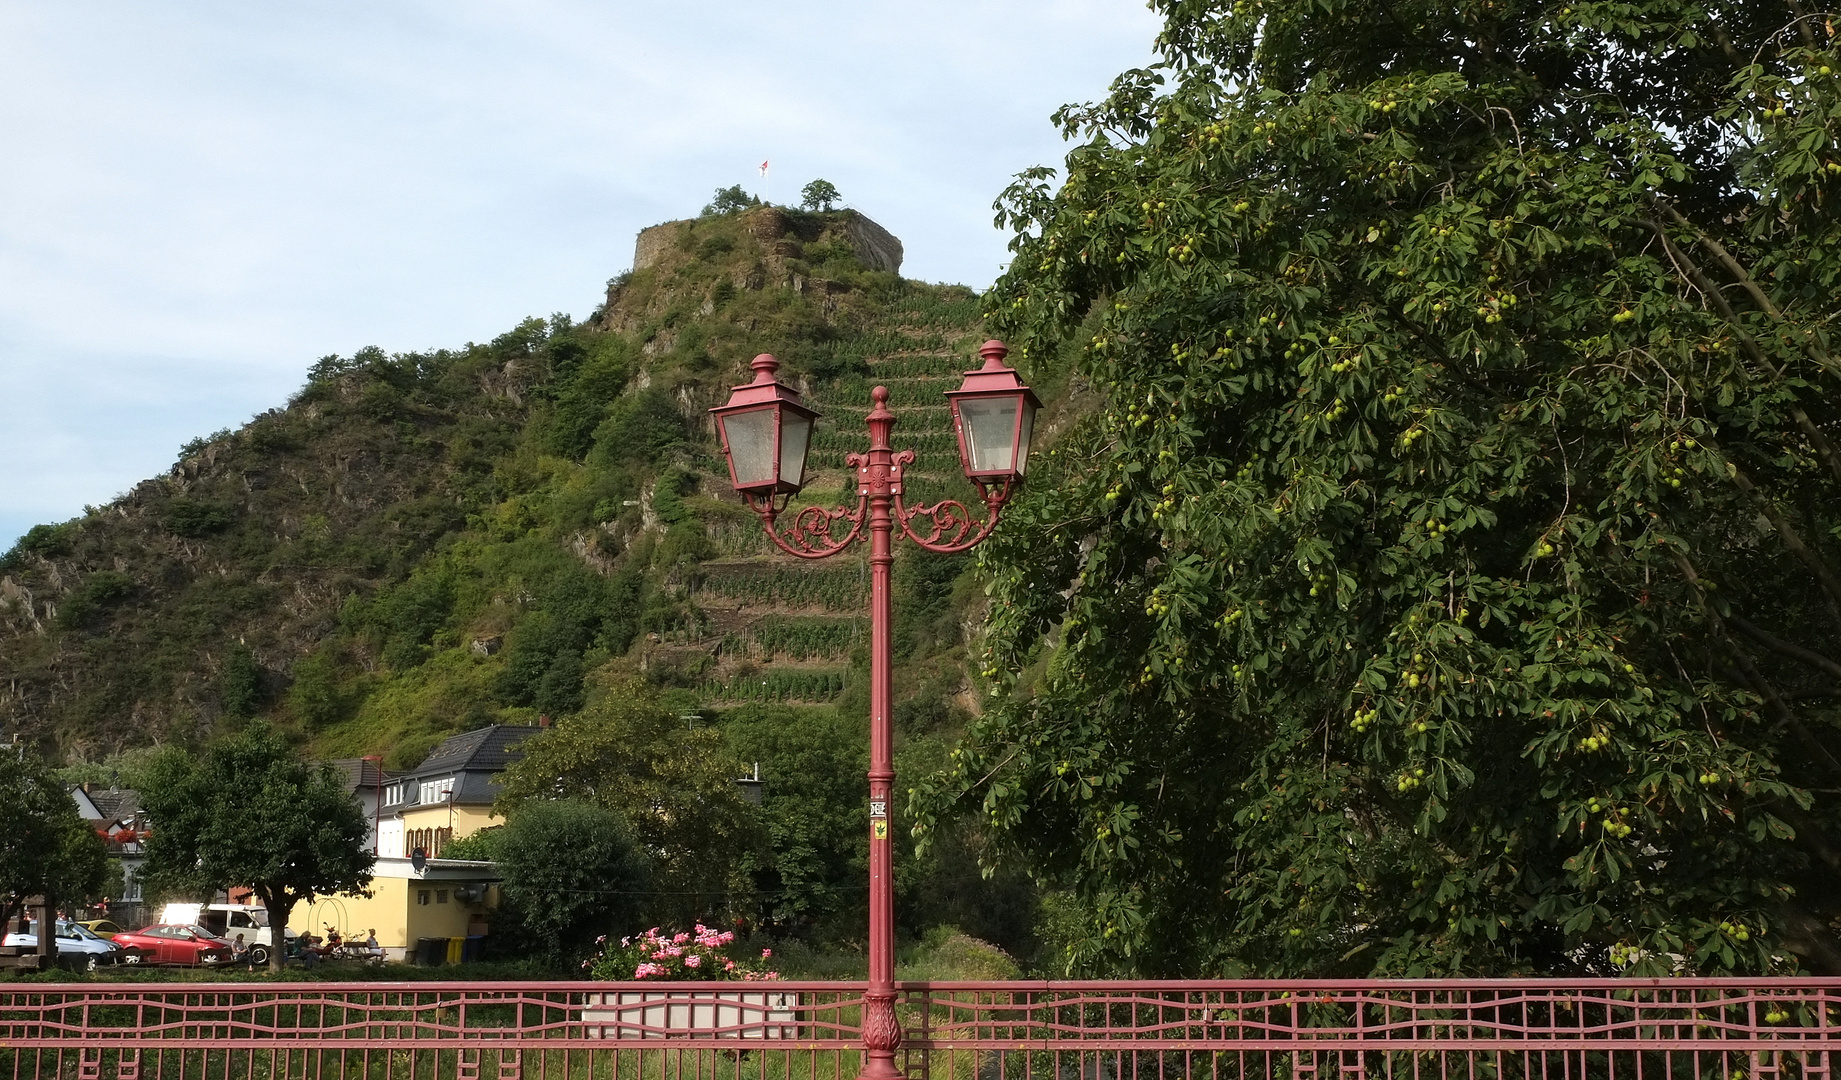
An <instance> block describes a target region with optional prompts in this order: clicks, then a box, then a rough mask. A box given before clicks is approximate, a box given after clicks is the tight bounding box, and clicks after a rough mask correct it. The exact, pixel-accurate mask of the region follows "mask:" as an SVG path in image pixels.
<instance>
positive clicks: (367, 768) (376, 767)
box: [326, 758, 398, 791]
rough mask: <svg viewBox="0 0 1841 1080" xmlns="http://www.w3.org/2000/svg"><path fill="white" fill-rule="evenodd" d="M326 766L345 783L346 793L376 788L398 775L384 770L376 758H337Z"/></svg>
mask: <svg viewBox="0 0 1841 1080" xmlns="http://www.w3.org/2000/svg"><path fill="white" fill-rule="evenodd" d="M326 764H328V765H330V766H332V768H333V771H334V772H337V773H338V774H339V776H340V778H342V779H343V780H344V781H345V790H347V791H357V790H359V789H361V788H369V787H376V786H377V785H379V784H384V783H388V782H389V781H391V780H394V779H395V778H396V777H397V775H398V774H397V773H393V772H390V771H388V770H386V769H385V768H384V767H383V763H382V762H381V761H380V760H379V759H377V758H337V759H334V760H332V761H328V762H327V763H326Z"/></svg>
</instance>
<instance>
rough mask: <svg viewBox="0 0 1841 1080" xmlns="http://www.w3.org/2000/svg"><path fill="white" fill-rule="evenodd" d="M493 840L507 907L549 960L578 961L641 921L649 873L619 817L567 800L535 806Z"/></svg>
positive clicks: (518, 815)
mask: <svg viewBox="0 0 1841 1080" xmlns="http://www.w3.org/2000/svg"><path fill="white" fill-rule="evenodd" d="M488 835H490V836H491V838H492V839H491V842H490V844H489V845H488V847H489V850H490V855H491V857H492V858H493V859H494V861H496V862H497V863H498V865H499V871H500V873H502V874H503V875H504V877H505V884H504V890H505V900H506V904H507V906H508V907H510V908H511V909H512V911H511V913H512V914H513V915H514V916H515V917H516V919H517V921H518V922H519V923H520V924H522V926H523V928H524V930H525V931H526V933H528V934H529V936H530V938H531V944H532V945H535V946H536V947H537V948H539V949H541V950H542V951H543V952H544V953H545V954H547V955H548V956H550V957H553V958H561V957H563V956H565V955H567V954H568V953H570V952H572V951H573V952H577V953H578V954H579V953H580V952H582V951H585V950H581V949H577V948H573V947H572V946H574V945H576V944H578V943H579V944H582V945H585V944H587V943H588V942H589V941H590V940H591V939H592V937H593V936H594V935H595V934H597V933H611V932H615V931H617V930H619V929H620V928H621V927H623V926H631V925H632V924H633V923H634V922H635V921H636V920H637V919H638V917H639V911H640V909H641V907H642V905H643V902H644V899H645V898H644V895H643V893H644V889H645V887H646V883H647V881H648V879H649V877H650V867H649V866H648V865H647V859H646V855H645V852H644V851H642V850H641V849H640V847H639V844H638V842H637V841H635V840H634V839H633V831H632V827H631V826H630V825H628V824H627V820H626V818H625V817H623V816H621V815H620V814H618V813H616V812H614V811H612V810H609V809H606V808H605V807H600V806H594V805H592V804H590V803H584V802H576V801H574V800H567V799H565V800H559V801H555V802H530V803H526V804H524V806H523V807H522V808H521V809H519V811H518V812H517V813H516V814H513V815H512V817H511V820H510V821H508V822H506V824H505V827H504V828H502V829H494V830H492V832H491V833H490V834H488Z"/></svg>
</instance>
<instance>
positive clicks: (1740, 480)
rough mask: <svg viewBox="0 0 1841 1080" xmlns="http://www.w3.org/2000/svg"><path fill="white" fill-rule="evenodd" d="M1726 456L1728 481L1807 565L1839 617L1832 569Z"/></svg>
mask: <svg viewBox="0 0 1841 1080" xmlns="http://www.w3.org/2000/svg"><path fill="white" fill-rule="evenodd" d="M1726 460H1727V463H1728V464H1730V465H1731V466H1732V468H1731V473H1732V482H1733V483H1734V484H1736V485H1738V488H1739V490H1740V491H1743V492H1744V493H1745V494H1747V495H1749V496H1751V499H1752V501H1753V502H1754V503H1756V504H1757V506H1758V510H1759V512H1761V513H1762V514H1764V516H1765V518H1766V519H1767V520H1768V521H1770V523H1771V527H1772V528H1774V529H1776V530H1777V535H1778V537H1779V538H1780V539H1781V540H1782V541H1783V546H1784V547H1786V548H1788V549H1790V554H1792V555H1794V556H1796V558H1797V559H1798V560H1799V561H1800V562H1801V563H1802V564H1803V565H1804V566H1806V567H1808V568H1809V572H1810V573H1812V574H1814V575H1815V579H1816V581H1818V582H1820V583H1821V586H1822V591H1823V592H1824V593H1826V594H1828V608H1829V610H1830V611H1831V612H1833V613H1834V615H1835V618H1836V619H1837V620H1841V578H1837V577H1836V576H1835V573H1834V571H1833V570H1830V569H1829V568H1828V564H1827V563H1825V562H1823V561H1822V559H1821V557H1820V556H1818V555H1816V553H1815V552H1814V551H1811V550H1810V548H1809V545H1808V544H1805V543H1803V537H1802V534H1801V533H1798V532H1797V531H1796V526H1794V525H1792V524H1790V520H1789V519H1788V518H1786V517H1784V515H1783V512H1782V511H1780V510H1778V509H1777V507H1776V506H1775V505H1773V504H1772V503H1771V501H1770V500H1769V499H1767V498H1765V497H1764V495H1763V493H1761V492H1760V491H1759V490H1758V487H1757V485H1756V484H1753V483H1752V481H1751V477H1749V476H1747V475H1745V470H1744V469H1741V468H1739V467H1738V463H1736V462H1734V461H1732V459H1731V458H1727V459H1726Z"/></svg>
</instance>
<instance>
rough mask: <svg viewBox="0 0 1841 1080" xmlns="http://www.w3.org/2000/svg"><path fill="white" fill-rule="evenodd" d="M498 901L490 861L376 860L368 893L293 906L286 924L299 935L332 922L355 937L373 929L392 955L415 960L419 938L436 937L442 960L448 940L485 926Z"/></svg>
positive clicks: (474, 933)
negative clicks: (419, 865) (438, 941)
mask: <svg viewBox="0 0 1841 1080" xmlns="http://www.w3.org/2000/svg"><path fill="white" fill-rule="evenodd" d="M498 901H499V889H498V871H497V868H496V867H494V866H493V864H491V863H489V862H473V861H470V860H465V859H425V860H422V867H421V869H417V868H416V866H415V861H414V860H410V859H378V860H377V866H376V868H375V869H373V870H372V878H371V895H370V896H351V895H339V896H322V897H320V898H319V899H318V900H315V901H314V902H313V903H311V904H300V905H298V906H296V907H295V908H294V911H293V914H292V915H291V916H290V917H289V919H288V925H289V926H290V927H292V928H293V929H294V930H295V931H296V932H297V933H302V934H306V933H314V934H324V933H325V932H326V927H328V926H332V927H335V928H337V929H338V931H339V932H340V933H341V934H342V935H344V936H345V937H347V938H359V939H362V938H363V937H364V936H365V935H366V934H367V933H368V932H370V931H376V933H377V943H378V944H379V945H381V946H383V949H384V955H385V956H386V957H388V958H389V959H392V960H414V959H415V958H416V946H417V943H418V942H421V941H422V940H424V939H430V938H432V939H439V940H440V941H441V942H442V944H441V946H440V957H441V958H442V959H445V957H446V955H447V951H448V942H450V941H452V940H454V939H458V938H469V937H482V936H484V935H485V934H486V933H488V932H489V931H490V929H491V911H492V909H493V908H495V907H497V906H498Z"/></svg>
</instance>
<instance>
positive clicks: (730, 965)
mask: <svg viewBox="0 0 1841 1080" xmlns="http://www.w3.org/2000/svg"><path fill="white" fill-rule="evenodd" d="M722 970H724V971H734V970H735V961H733V960H729V961H725V962H724V963H723V965H722Z"/></svg>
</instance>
